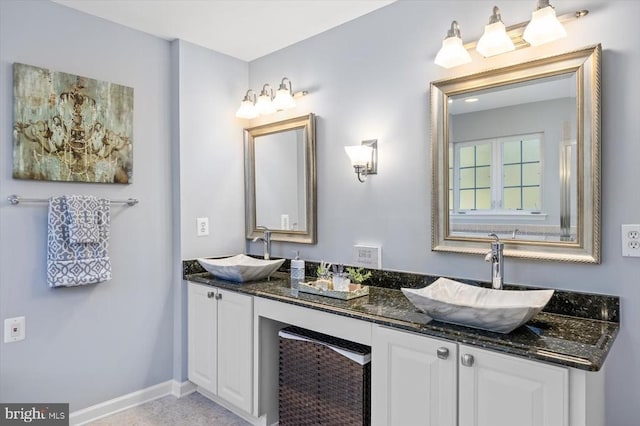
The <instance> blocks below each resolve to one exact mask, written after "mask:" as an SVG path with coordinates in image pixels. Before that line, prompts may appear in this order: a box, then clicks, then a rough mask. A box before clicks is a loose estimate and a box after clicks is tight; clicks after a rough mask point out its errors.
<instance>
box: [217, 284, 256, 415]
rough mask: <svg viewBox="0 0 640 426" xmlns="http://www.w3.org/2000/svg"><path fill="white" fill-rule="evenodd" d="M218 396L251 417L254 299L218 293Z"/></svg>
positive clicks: (237, 294) (223, 291)
mask: <svg viewBox="0 0 640 426" xmlns="http://www.w3.org/2000/svg"><path fill="white" fill-rule="evenodd" d="M218 294H219V296H218V297H219V299H218V396H219V397H220V398H223V399H225V400H226V401H228V402H230V403H231V404H233V405H235V406H236V407H238V408H241V409H242V410H244V411H246V412H248V413H250V412H251V410H252V408H253V407H252V401H253V298H252V297H251V296H247V295H243V294H239V293H236V292H232V291H225V290H221V289H218Z"/></svg>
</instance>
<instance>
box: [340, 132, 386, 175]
mask: <svg viewBox="0 0 640 426" xmlns="http://www.w3.org/2000/svg"><path fill="white" fill-rule="evenodd" d="M344 150H345V151H346V152H347V155H348V156H349V159H350V160H351V165H352V166H353V169H354V171H355V172H356V174H357V175H358V180H359V181H360V182H364V181H365V180H367V175H375V174H378V140H377V139H371V140H368V141H362V143H361V144H360V145H355V146H345V147H344Z"/></svg>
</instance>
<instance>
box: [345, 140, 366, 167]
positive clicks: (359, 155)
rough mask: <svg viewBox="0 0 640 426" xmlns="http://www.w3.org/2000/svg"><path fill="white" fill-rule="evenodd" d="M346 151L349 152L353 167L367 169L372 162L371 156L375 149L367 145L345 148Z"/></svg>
mask: <svg viewBox="0 0 640 426" xmlns="http://www.w3.org/2000/svg"><path fill="white" fill-rule="evenodd" d="M344 150H345V151H346V152H347V155H348V156H349V159H350V160H351V165H352V166H353V167H365V168H366V167H367V164H369V163H370V162H371V154H372V152H373V148H372V147H370V146H366V145H355V146H345V147H344Z"/></svg>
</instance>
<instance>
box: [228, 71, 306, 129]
mask: <svg viewBox="0 0 640 426" xmlns="http://www.w3.org/2000/svg"><path fill="white" fill-rule="evenodd" d="M251 94H253V97H252V96H251ZM307 94H308V92H307V91H301V92H296V93H293V90H292V89H291V80H289V78H287V77H283V78H282V81H281V82H280V86H279V87H278V90H277V91H276V95H275V97H274V96H273V88H272V87H271V85H270V84H269V83H265V84H264V85H263V86H262V90H261V91H260V95H259V96H258V97H257V99H256V93H255V92H254V91H253V90H252V89H249V90H247V93H246V94H245V96H244V99H242V102H241V103H240V108H238V111H236V117H238V118H247V119H251V118H256V117H257V116H258V115H269V114H273V113H274V112H276V111H282V110H285V109H290V108H295V106H296V101H295V100H294V98H299V97H301V96H305V95H307Z"/></svg>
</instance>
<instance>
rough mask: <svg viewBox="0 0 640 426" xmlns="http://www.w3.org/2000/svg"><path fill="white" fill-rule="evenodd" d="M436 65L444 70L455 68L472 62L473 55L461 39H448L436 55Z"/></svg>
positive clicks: (443, 41)
mask: <svg viewBox="0 0 640 426" xmlns="http://www.w3.org/2000/svg"><path fill="white" fill-rule="evenodd" d="M434 62H435V64H436V65H439V66H441V67H443V68H453V67H457V66H458V65H463V64H468V63H469V62H471V55H469V52H467V49H465V48H464V46H463V45H462V39H461V38H460V37H447V38H445V39H444V40H442V47H441V48H440V50H439V51H438V54H437V55H436V59H435V61H434Z"/></svg>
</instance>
